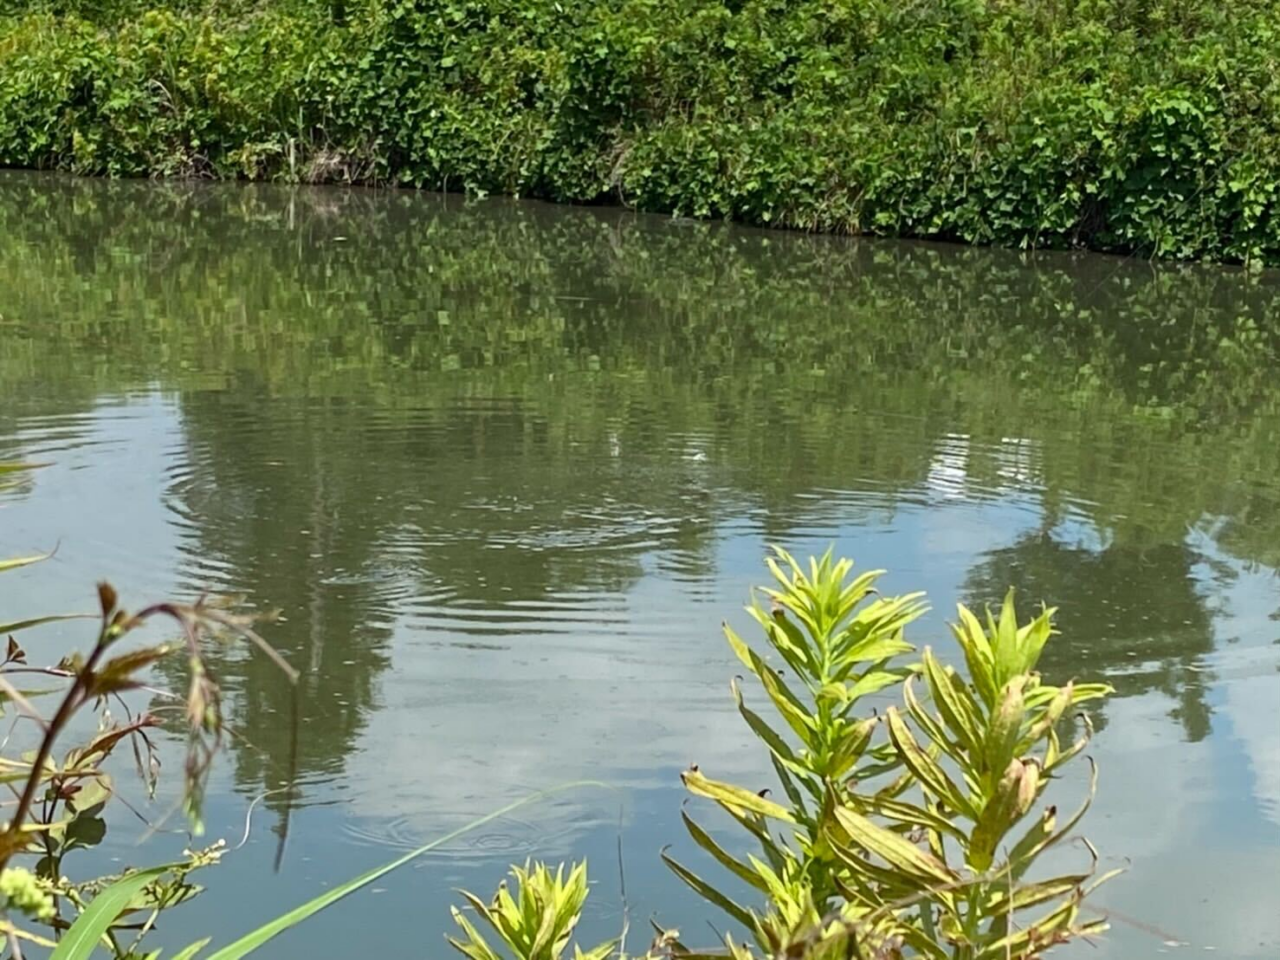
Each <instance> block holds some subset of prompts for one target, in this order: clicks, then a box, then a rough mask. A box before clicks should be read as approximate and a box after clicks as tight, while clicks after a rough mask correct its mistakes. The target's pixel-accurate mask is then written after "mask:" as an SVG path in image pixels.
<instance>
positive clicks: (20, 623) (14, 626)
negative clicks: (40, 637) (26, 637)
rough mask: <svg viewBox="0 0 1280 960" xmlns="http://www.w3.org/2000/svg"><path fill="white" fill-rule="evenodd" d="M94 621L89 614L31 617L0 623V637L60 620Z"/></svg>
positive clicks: (94, 618) (92, 616)
mask: <svg viewBox="0 0 1280 960" xmlns="http://www.w3.org/2000/svg"><path fill="white" fill-rule="evenodd" d="M96 619H98V618H97V617H96V616H94V615H93V614H91V613H58V614H54V615H52V616H48V617H32V618H31V619H30V620H13V621H11V622H9V623H0V636H4V635H6V634H10V633H17V632H18V631H19V630H29V629H31V628H32V627H39V626H41V625H43V624H46V623H57V622H59V621H60V620H96Z"/></svg>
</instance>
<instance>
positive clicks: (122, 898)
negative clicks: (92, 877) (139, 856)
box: [49, 863, 182, 960]
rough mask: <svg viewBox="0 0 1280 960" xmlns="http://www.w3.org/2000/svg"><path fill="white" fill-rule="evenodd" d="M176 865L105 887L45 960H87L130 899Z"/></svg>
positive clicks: (123, 879)
mask: <svg viewBox="0 0 1280 960" xmlns="http://www.w3.org/2000/svg"><path fill="white" fill-rule="evenodd" d="M180 866H182V864H176V863H171V864H166V865H164V866H161V867H152V868H151V869H149V870H139V871H138V872H137V873H131V874H129V875H128V876H127V877H121V878H120V879H119V880H117V881H116V882H115V883H113V884H112V885H111V886H109V887H107V889H105V890H103V891H102V892H101V893H100V894H98V895H97V896H96V897H94V898H93V899H92V900H91V901H90V902H89V906H88V907H87V908H86V909H85V911H84V913H82V914H80V916H79V917H78V918H77V919H76V922H75V923H73V924H72V925H71V929H69V930H68V931H67V933H66V936H64V937H63V938H62V940H60V941H59V942H58V946H57V948H56V949H55V950H54V951H53V953H52V954H51V955H50V957H49V960H87V958H88V957H89V956H90V955H91V954H92V953H93V950H94V948H95V947H96V946H97V945H98V941H99V940H101V939H102V935H103V934H105V933H106V932H107V930H108V929H109V928H110V926H111V924H113V923H115V922H116V918H117V917H119V916H120V914H121V913H122V912H123V911H124V910H125V908H126V907H128V906H129V904H130V903H132V902H133V898H134V897H135V896H137V895H138V893H140V892H141V891H142V888H143V887H145V886H146V885H147V884H149V883H150V882H151V881H152V880H155V879H157V878H158V877H160V876H162V875H163V874H165V873H166V872H167V871H169V870H171V869H173V868H174V867H180Z"/></svg>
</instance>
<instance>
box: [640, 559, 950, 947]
mask: <svg viewBox="0 0 1280 960" xmlns="http://www.w3.org/2000/svg"><path fill="white" fill-rule="evenodd" d="M766 562H767V564H768V567H769V570H770V572H771V573H772V574H773V578H774V582H775V585H774V586H771V587H765V588H762V589H761V590H760V591H759V592H758V593H757V594H755V595H754V596H753V598H752V603H751V605H750V606H749V607H748V608H747V612H748V613H749V614H750V615H751V617H752V619H754V620H755V621H756V622H757V623H758V624H759V625H760V627H761V630H762V632H763V635H764V639H765V641H766V643H767V650H768V652H769V654H770V655H771V656H772V657H774V658H776V661H775V662H780V665H781V666H782V667H783V669H779V667H778V666H775V665H774V663H771V662H768V661H766V660H765V658H764V657H763V656H761V654H759V653H757V652H756V651H755V650H754V649H753V648H752V647H751V646H749V645H748V644H747V643H746V642H745V641H744V640H743V639H742V638H741V637H740V636H739V635H738V634H737V633H736V632H735V631H734V630H733V629H732V628H731V627H729V626H728V625H727V624H726V626H725V628H724V631H725V637H726V638H727V639H728V641H729V645H730V647H732V649H733V651H734V653H735V654H736V655H737V657H738V659H739V660H740V661H741V662H742V664H743V666H745V667H746V668H747V670H749V671H750V672H751V674H752V675H753V676H754V677H755V678H756V680H757V681H758V682H759V684H760V686H761V688H762V689H763V690H764V692H765V694H766V696H767V697H768V699H769V700H770V702H771V703H772V705H773V707H774V709H775V711H776V712H777V713H778V715H779V716H780V717H781V718H782V720H783V721H784V724H785V727H784V729H783V730H782V731H780V730H778V729H775V728H774V727H772V726H770V725H769V724H768V723H766V722H765V721H764V720H763V719H762V718H761V717H760V715H759V714H757V713H756V712H755V711H753V710H751V709H750V708H749V707H748V706H747V705H746V702H745V699H744V697H743V694H742V692H741V690H740V689H739V687H738V684H737V682H736V681H735V682H734V683H733V684H732V687H733V693H734V697H735V699H736V700H737V704H738V711H739V713H740V714H741V715H742V717H743V719H744V720H745V721H746V723H747V725H748V726H749V727H750V728H751V729H752V731H753V732H754V733H755V734H756V735H757V736H758V737H759V738H760V739H761V740H762V741H763V742H764V743H765V744H766V745H767V746H768V748H769V754H770V759H771V761H772V763H773V766H774V769H775V770H776V771H777V775H778V779H779V781H780V782H781V784H782V788H783V791H784V792H785V794H786V797H787V799H788V800H789V806H783V805H781V804H779V803H775V802H773V801H771V800H768V799H766V798H764V797H761V796H758V795H756V794H754V793H752V792H751V791H749V790H745V789H742V788H739V787H734V786H732V785H730V784H725V783H721V782H719V781H716V780H712V779H710V778H708V777H707V776H706V775H705V774H703V773H702V771H701V770H698V769H697V768H694V769H692V770H689V771H687V772H686V773H685V774H684V775H683V778H684V783H685V786H686V787H687V788H688V789H689V790H690V792H692V793H694V794H697V795H700V796H704V797H709V798H711V799H713V800H715V801H716V802H717V803H719V804H720V806H721V807H722V808H723V809H724V810H726V811H727V812H728V813H729V814H730V815H731V816H733V817H734V819H736V820H737V821H738V822H739V823H740V824H741V825H742V826H743V827H744V828H746V829H747V830H748V831H750V832H751V834H752V835H753V836H754V838H755V839H756V841H757V842H758V843H759V845H760V849H761V857H760V858H757V857H750V858H749V859H748V860H746V861H743V860H741V859H739V858H736V857H734V856H731V855H730V854H729V853H728V852H727V851H725V850H724V849H723V847H721V846H720V845H719V844H717V843H716V842H715V840H714V839H713V838H712V837H711V835H710V834H709V833H707V831H706V830H704V829H703V828H702V827H701V826H699V825H698V824H697V822H696V821H694V820H693V819H692V818H691V817H689V816H688V814H684V815H683V816H684V822H685V826H686V828H687V829H688V831H689V834H690V836H692V837H693V839H694V841H695V842H696V843H697V844H698V845H699V846H700V847H702V848H703V849H704V850H706V851H708V852H709V853H710V854H711V855H712V856H713V857H715V859H716V860H717V861H719V862H720V863H721V864H722V865H723V866H725V867H726V868H728V869H729V870H730V871H732V872H733V873H734V874H735V875H737V876H738V878H739V879H741V880H742V881H744V882H745V883H747V884H749V885H750V886H752V887H754V888H756V890H758V891H759V892H760V893H762V894H763V895H765V896H766V897H768V898H770V899H771V901H772V902H773V903H774V904H775V905H777V904H782V903H786V904H788V905H789V906H788V908H787V909H786V910H785V911H783V914H784V917H783V920H784V922H783V925H782V927H779V926H778V923H777V921H778V918H777V917H775V918H773V919H771V920H767V921H766V920H762V919H761V918H760V917H759V916H758V915H757V914H756V913H754V912H753V911H750V910H747V909H746V908H744V907H742V906H740V905H738V904H737V903H735V902H734V901H733V900H732V899H730V898H729V897H728V896H727V895H725V894H723V893H721V892H720V891H718V890H716V889H715V888H714V887H712V886H711V885H710V884H708V883H706V882H705V881H704V880H702V879H701V878H700V877H698V876H697V875H696V874H694V873H693V872H692V871H690V870H689V869H688V868H686V867H685V866H683V865H682V864H680V863H679V862H677V861H675V860H674V859H672V858H671V857H669V856H667V855H666V854H665V853H664V854H663V857H664V859H665V860H666V862H667V864H668V866H670V867H671V869H672V870H673V871H674V872H675V873H676V875H677V876H679V877H680V878H681V879H682V880H684V881H685V882H686V883H687V884H688V885H689V886H690V887H692V888H693V889H694V890H696V891H697V892H698V893H700V894H701V895H702V896H704V897H707V898H708V899H709V900H711V901H712V902H714V903H716V904H717V905H718V906H719V907H721V908H722V909H724V910H726V911H727V912H728V913H729V914H730V915H731V916H733V917H734V918H735V919H736V920H738V921H739V922H740V923H742V924H743V925H744V926H746V927H747V928H748V929H753V930H754V931H755V933H756V939H757V943H758V944H759V945H760V946H761V947H762V948H763V949H766V950H768V951H770V952H776V951H777V950H779V949H780V948H781V945H782V944H783V942H784V941H785V940H786V939H787V934H785V933H784V932H783V929H784V928H787V929H790V928H794V927H795V926H796V924H797V923H798V922H799V921H798V918H799V917H801V916H808V915H810V914H812V913H813V912H814V911H817V912H818V913H822V912H825V911H826V910H827V909H828V907H829V906H830V905H831V904H832V902H833V900H834V899H836V898H837V897H838V896H839V888H838V886H837V878H838V863H837V861H836V860H835V859H834V854H833V851H832V849H831V846H830V844H829V842H828V840H827V838H826V835H825V831H824V822H825V820H826V819H827V818H828V816H829V813H828V811H829V808H830V806H831V803H832V798H833V797H838V796H843V795H845V794H846V793H847V792H848V787H849V785H851V784H856V783H858V782H859V781H862V780H867V779H872V778H875V777H878V776H881V775H883V774H885V773H888V772H891V771H893V770H894V769H896V768H897V767H898V765H899V761H898V758H897V756H896V754H895V753H894V751H893V749H892V746H891V745H890V744H888V743H881V744H879V745H876V746H873V745H872V743H871V739H872V734H873V732H874V730H875V728H876V726H877V724H878V723H879V721H878V719H877V718H876V717H875V716H860V715H859V710H858V708H859V706H860V701H861V700H862V698H864V697H866V696H868V695H870V694H873V693H877V692H880V691H883V690H885V689H886V688H888V687H891V686H893V685H895V684H898V683H901V682H902V681H903V680H904V679H905V678H906V677H907V676H908V675H909V672H910V671H909V669H908V668H906V667H902V666H896V665H894V664H893V662H892V661H893V660H894V659H895V658H897V657H899V656H900V655H902V654H906V653H911V652H913V650H914V648H913V647H912V646H911V645H910V644H909V643H907V642H906V640H905V638H904V631H905V629H906V627H907V625H908V624H909V623H911V622H912V621H913V620H915V619H916V618H917V617H919V616H920V615H921V614H922V613H924V611H925V609H926V608H925V605H924V603H923V602H922V597H923V595H922V594H919V593H912V594H906V595H903V596H897V597H882V596H880V595H879V594H878V593H877V592H876V590H875V585H876V582H877V581H878V579H879V578H880V576H881V575H882V571H876V570H873V571H868V572H865V573H861V574H859V575H857V576H853V575H852V574H853V563H852V561H850V560H847V559H842V560H838V561H837V560H835V559H834V558H833V555H832V552H831V551H830V550H828V551H827V552H826V553H825V554H824V555H823V556H822V557H820V558H811V559H810V561H809V564H808V569H807V570H806V569H805V568H803V567H802V566H801V565H800V564H799V563H798V562H797V561H796V560H795V558H794V557H792V556H791V555H790V554H789V553H787V552H786V551H785V550H782V549H780V548H775V550H774V556H772V557H770V558H768V560H767V561H766ZM762 598H763V599H762ZM764 601H767V602H768V604H769V606H768V607H767V608H766V606H765V602H764ZM784 673H785V674H786V675H787V676H788V677H793V678H794V681H795V682H794V683H793V684H789V683H788V682H787V679H784ZM793 743H796V744H797V745H794V746H793ZM769 820H778V821H784V822H786V823H788V824H790V825H791V837H792V843H790V844H788V843H785V842H781V841H780V840H779V838H777V837H775V836H774V835H773V834H772V833H771V831H770V829H769V826H768V821H769ZM762 924H763V925H762Z"/></svg>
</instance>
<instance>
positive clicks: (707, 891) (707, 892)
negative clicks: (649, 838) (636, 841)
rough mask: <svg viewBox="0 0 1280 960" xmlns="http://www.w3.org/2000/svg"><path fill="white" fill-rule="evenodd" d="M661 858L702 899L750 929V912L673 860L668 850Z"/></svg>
mask: <svg viewBox="0 0 1280 960" xmlns="http://www.w3.org/2000/svg"><path fill="white" fill-rule="evenodd" d="M661 856H662V860H663V862H664V863H665V864H666V865H667V866H668V867H670V868H671V870H672V872H673V873H675V875H676V876H677V877H679V878H680V879H681V880H683V881H684V882H685V883H686V884H688V885H689V887H690V889H692V890H693V891H694V892H695V893H697V894H698V896H700V897H702V899H704V900H706V901H707V902H708V903H712V904H715V905H716V906H717V907H719V908H720V909H721V910H723V911H724V912H725V913H727V914H729V916H731V917H733V919H735V920H737V921H738V922H739V923H740V924H742V925H743V926H744V927H747V928H750V927H751V926H752V917H751V912H750V911H749V910H747V909H746V908H745V907H743V906H741V905H740V904H738V903H735V902H734V901H733V900H730V899H729V898H728V897H727V896H725V895H724V894H723V893H721V892H720V891H719V890H717V889H716V888H715V887H713V886H711V884H709V883H707V881H705V880H703V879H702V878H701V877H699V876H698V875H697V874H696V873H694V872H693V871H691V870H689V869H687V868H685V867H684V866H682V865H681V864H680V863H679V862H678V861H676V860H674V859H672V858H671V856H670V855H668V853H667V851H666V850H663V851H662V853H661Z"/></svg>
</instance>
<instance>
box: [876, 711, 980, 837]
mask: <svg viewBox="0 0 1280 960" xmlns="http://www.w3.org/2000/svg"><path fill="white" fill-rule="evenodd" d="M886 716H887V719H888V724H889V738H890V740H892V741H893V745H894V747H895V748H897V750H898V753H899V754H900V755H901V756H902V760H903V762H904V763H905V764H906V765H907V767H908V768H909V769H910V770H911V772H912V773H914V774H915V775H916V777H917V778H919V780H920V782H921V784H922V785H924V786H925V787H926V788H927V789H928V790H931V791H932V792H933V793H934V795H936V796H938V797H940V798H941V799H942V800H943V802H945V803H946V804H947V805H948V806H949V807H951V809H953V810H955V811H957V812H958V813H962V814H964V815H965V816H967V817H968V818H969V819H971V820H975V819H977V817H976V813H975V811H974V809H973V805H972V804H971V803H970V802H969V800H968V798H967V797H966V796H965V795H964V794H963V793H962V792H961V791H960V788H959V787H957V786H956V785H955V784H954V783H953V782H952V780H951V778H950V777H948V776H947V774H946V772H945V771H944V770H943V769H942V768H941V767H940V766H938V764H937V763H935V762H934V761H933V760H932V759H930V758H929V756H928V755H927V754H926V753H925V752H924V751H923V750H921V749H920V745H919V744H918V743H916V741H915V738H914V737H913V736H911V731H910V730H908V729H907V725H906V724H905V723H903V722H902V717H901V716H900V715H899V714H898V710H897V708H896V707H890V708H889V710H888V712H887V714H886Z"/></svg>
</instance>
